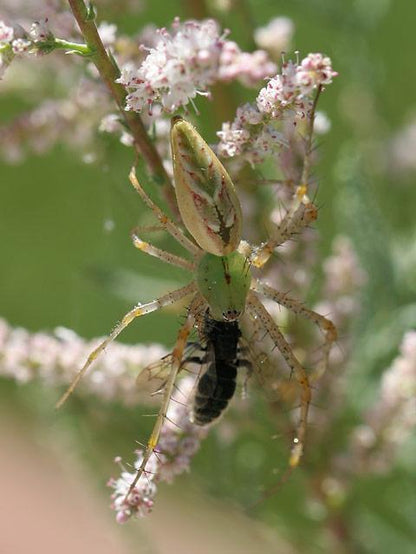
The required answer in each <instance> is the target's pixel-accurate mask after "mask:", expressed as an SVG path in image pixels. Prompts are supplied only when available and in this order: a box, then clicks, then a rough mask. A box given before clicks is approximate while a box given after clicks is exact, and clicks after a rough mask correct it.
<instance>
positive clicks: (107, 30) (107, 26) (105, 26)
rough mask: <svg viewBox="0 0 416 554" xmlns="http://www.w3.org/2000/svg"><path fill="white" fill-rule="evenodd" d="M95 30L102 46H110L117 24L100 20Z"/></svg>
mask: <svg viewBox="0 0 416 554" xmlns="http://www.w3.org/2000/svg"><path fill="white" fill-rule="evenodd" d="M97 31H98V34H99V35H100V38H101V41H102V43H103V44H104V46H111V45H112V44H114V43H115V41H116V33H117V25H114V23H107V22H106V21H102V22H101V23H100V24H99V26H98V28H97Z"/></svg>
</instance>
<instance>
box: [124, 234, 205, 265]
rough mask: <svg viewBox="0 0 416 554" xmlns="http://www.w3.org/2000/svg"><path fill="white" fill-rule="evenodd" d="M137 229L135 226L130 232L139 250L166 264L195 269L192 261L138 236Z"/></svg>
mask: <svg viewBox="0 0 416 554" xmlns="http://www.w3.org/2000/svg"><path fill="white" fill-rule="evenodd" d="M138 231H139V228H136V229H134V230H133V231H132V233H131V238H132V241H133V245H134V246H135V247H136V248H137V249H138V250H141V251H142V252H145V253H146V254H149V255H150V256H154V257H155V258H158V259H159V260H162V261H163V262H166V263H168V264H171V265H176V266H177V267H181V268H182V269H186V270H187V271H191V272H194V271H195V265H194V264H193V263H192V262H190V261H188V260H186V259H185V258H182V257H181V256H176V254H171V253H170V252H166V251H165V250H162V249H160V248H158V247H157V246H153V244H150V243H149V242H146V241H145V240H143V239H141V238H140V237H139V235H138V234H137V233H138Z"/></svg>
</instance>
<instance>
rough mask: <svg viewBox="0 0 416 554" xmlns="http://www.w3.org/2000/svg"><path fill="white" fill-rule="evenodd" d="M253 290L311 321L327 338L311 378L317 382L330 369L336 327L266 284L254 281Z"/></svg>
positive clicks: (335, 338)
mask: <svg viewBox="0 0 416 554" xmlns="http://www.w3.org/2000/svg"><path fill="white" fill-rule="evenodd" d="M251 289H252V290H254V291H256V292H258V293H260V294H262V295H263V296H265V297H266V298H270V299H271V300H274V302H277V303H278V304H280V305H281V306H284V307H285V308H287V309H288V310H290V311H291V312H293V313H295V314H297V315H300V316H302V317H304V318H306V319H309V321H312V322H313V323H315V325H317V326H318V327H319V329H320V330H321V331H322V332H323V334H324V336H325V342H324V344H323V347H322V351H323V355H322V359H321V361H320V363H319V364H318V366H317V367H316V369H315V370H314V371H313V372H312V374H311V375H310V377H309V380H310V381H317V380H318V379H320V378H321V377H322V375H323V374H324V373H325V371H326V370H327V368H328V364H329V353H330V350H331V348H332V345H333V343H334V342H335V341H336V340H337V331H336V329H335V325H334V324H333V323H332V321H330V320H329V319H327V318H326V317H324V316H323V315H320V314H318V313H316V312H314V311H312V310H309V309H308V308H305V307H304V306H303V305H302V304H301V303H300V302H299V301H298V300H295V299H293V298H290V297H289V296H288V295H287V294H286V293H283V292H279V291H277V290H275V289H273V288H272V287H269V286H268V285H266V284H265V283H262V282H261V281H259V280H258V279H253V280H252V283H251Z"/></svg>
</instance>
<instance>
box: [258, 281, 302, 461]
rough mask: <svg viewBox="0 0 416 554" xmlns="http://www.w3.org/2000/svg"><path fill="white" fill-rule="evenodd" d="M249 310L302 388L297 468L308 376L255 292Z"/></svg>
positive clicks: (294, 448) (295, 445) (292, 457)
mask: <svg viewBox="0 0 416 554" xmlns="http://www.w3.org/2000/svg"><path fill="white" fill-rule="evenodd" d="M247 308H248V311H249V313H250V314H251V316H252V317H253V318H254V319H256V320H257V319H259V320H260V322H261V324H262V325H263V327H264V329H265V330H266V331H267V333H268V334H269V336H270V338H271V339H272V341H273V342H274V344H275V345H276V347H277V348H278V350H279V352H280V353H281V354H282V356H283V358H284V359H285V361H286V363H287V365H288V366H289V368H290V370H291V371H292V372H293V375H294V376H295V379H296V381H297V382H298V384H299V386H300V388H301V394H300V418H299V424H298V428H297V436H296V437H295V438H294V439H293V446H292V450H291V454H290V458H289V466H290V467H296V466H297V465H298V464H299V461H300V458H301V456H302V453H303V447H304V444H305V438H306V428H307V421H308V411H309V404H310V402H311V386H310V384H309V379H308V375H307V373H306V371H305V369H304V368H303V367H302V365H301V363H300V362H299V361H298V359H297V358H296V356H295V355H294V354H293V350H292V348H291V346H290V344H289V343H288V342H287V340H286V339H285V338H284V336H283V335H282V333H281V332H280V330H279V328H278V327H277V325H276V323H275V322H274V321H273V319H272V317H271V316H270V314H269V312H268V311H267V310H266V308H265V307H264V306H263V304H262V303H261V302H260V300H259V299H258V297H257V295H256V293H255V292H252V291H250V292H249V295H248V297H247Z"/></svg>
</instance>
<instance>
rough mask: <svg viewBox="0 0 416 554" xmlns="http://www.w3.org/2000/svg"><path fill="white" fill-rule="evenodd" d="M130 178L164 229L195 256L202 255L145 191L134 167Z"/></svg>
mask: <svg viewBox="0 0 416 554" xmlns="http://www.w3.org/2000/svg"><path fill="white" fill-rule="evenodd" d="M129 179H130V182H131V184H132V185H133V187H134V188H135V190H136V191H137V192H138V193H139V195H140V196H141V198H142V200H143V202H144V203H145V204H146V205H147V206H148V207H149V208H150V209H151V210H152V212H153V213H154V214H155V216H156V217H157V219H158V220H159V221H160V223H161V225H162V227H163V229H166V231H167V232H168V233H169V234H170V235H171V236H172V237H173V238H174V239H175V240H176V241H177V242H178V243H179V244H181V245H182V246H183V247H184V248H185V249H186V250H188V252H191V254H194V255H195V256H200V255H201V249H200V248H199V247H198V246H197V245H196V244H195V243H193V242H192V241H191V240H189V239H188V237H187V236H186V235H185V234H184V233H183V232H182V230H181V229H180V228H179V227H178V226H177V225H175V223H174V222H173V221H172V220H171V219H169V218H168V216H167V215H166V214H165V213H164V212H163V211H162V210H161V209H160V208H159V206H157V205H156V204H155V203H154V202H153V200H152V199H151V198H150V196H148V194H147V193H146V192H145V190H144V189H143V187H142V186H141V184H140V183H139V181H138V179H137V175H136V170H135V168H134V167H132V168H131V171H130V175H129Z"/></svg>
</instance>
